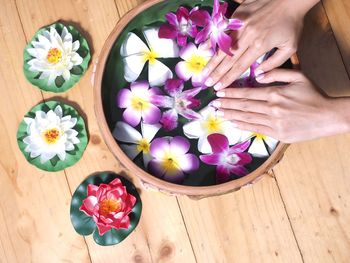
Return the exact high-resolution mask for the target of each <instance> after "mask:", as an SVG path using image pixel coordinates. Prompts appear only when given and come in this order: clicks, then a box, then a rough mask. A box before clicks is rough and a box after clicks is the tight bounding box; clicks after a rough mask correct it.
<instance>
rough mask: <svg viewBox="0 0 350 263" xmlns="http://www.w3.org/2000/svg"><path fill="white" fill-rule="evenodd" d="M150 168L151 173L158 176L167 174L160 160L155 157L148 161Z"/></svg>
mask: <svg viewBox="0 0 350 263" xmlns="http://www.w3.org/2000/svg"><path fill="white" fill-rule="evenodd" d="M148 170H149V172H150V173H151V174H153V175H154V176H157V177H163V176H164V174H165V169H164V167H163V166H162V165H161V164H160V162H159V161H158V160H155V159H153V160H152V161H150V162H149V163H148Z"/></svg>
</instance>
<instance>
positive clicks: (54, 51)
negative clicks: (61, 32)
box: [46, 48, 62, 64]
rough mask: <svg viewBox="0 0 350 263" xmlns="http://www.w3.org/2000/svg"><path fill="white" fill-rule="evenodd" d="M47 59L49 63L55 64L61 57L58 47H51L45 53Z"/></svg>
mask: <svg viewBox="0 0 350 263" xmlns="http://www.w3.org/2000/svg"><path fill="white" fill-rule="evenodd" d="M46 58H47V61H48V62H49V63H51V64H56V63H57V62H59V61H61V59H62V52H61V50H59V49H58V48H51V49H50V50H49V52H48V53H47V56H46Z"/></svg>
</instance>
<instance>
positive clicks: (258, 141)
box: [241, 131, 278, 158]
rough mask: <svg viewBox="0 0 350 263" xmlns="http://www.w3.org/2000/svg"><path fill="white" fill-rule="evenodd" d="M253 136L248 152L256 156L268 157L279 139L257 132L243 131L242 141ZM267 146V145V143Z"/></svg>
mask: <svg viewBox="0 0 350 263" xmlns="http://www.w3.org/2000/svg"><path fill="white" fill-rule="evenodd" d="M251 138H253V140H252V142H251V144H250V146H249V150H248V152H249V153H250V154H251V155H253V156H255V157H262V158H263V157H267V156H270V153H272V152H273V150H274V149H275V148H276V146H277V144H278V140H276V139H274V138H272V137H269V136H266V135H263V134H259V133H255V132H250V131H242V135H241V141H246V140H249V139H251ZM265 144H266V145H267V147H266V145H265Z"/></svg>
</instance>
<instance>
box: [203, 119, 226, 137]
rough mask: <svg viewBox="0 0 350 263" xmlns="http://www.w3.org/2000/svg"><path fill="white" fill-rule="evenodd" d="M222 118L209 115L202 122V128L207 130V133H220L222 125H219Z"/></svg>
mask: <svg viewBox="0 0 350 263" xmlns="http://www.w3.org/2000/svg"><path fill="white" fill-rule="evenodd" d="M221 122H222V120H221V119H219V118H217V117H216V116H214V115H210V116H209V117H208V118H207V119H206V120H205V121H204V122H203V124H202V126H203V128H204V129H205V130H206V131H207V132H208V134H212V133H221V132H222V127H221Z"/></svg>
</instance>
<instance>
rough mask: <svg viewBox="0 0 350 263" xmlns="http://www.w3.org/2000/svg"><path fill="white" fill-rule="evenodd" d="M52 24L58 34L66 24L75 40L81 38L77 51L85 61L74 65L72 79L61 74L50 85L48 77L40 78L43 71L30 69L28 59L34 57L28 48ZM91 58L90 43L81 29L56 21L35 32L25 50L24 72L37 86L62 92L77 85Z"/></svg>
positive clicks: (71, 71)
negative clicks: (66, 79) (80, 31)
mask: <svg viewBox="0 0 350 263" xmlns="http://www.w3.org/2000/svg"><path fill="white" fill-rule="evenodd" d="M52 26H53V27H54V28H55V29H56V30H57V32H58V34H60V35H61V33H62V30H63V28H64V26H66V27H67V29H68V31H69V33H71V34H72V37H73V42H74V41H76V40H79V42H80V47H79V49H78V51H77V53H78V54H79V55H80V56H81V57H82V58H83V62H82V63H81V64H80V65H78V66H74V67H73V68H72V69H71V70H70V73H71V76H70V79H69V80H68V81H65V80H64V79H63V77H62V76H59V77H57V78H56V80H55V81H54V82H53V83H52V84H51V85H48V79H47V78H45V79H40V78H39V76H40V75H41V72H38V71H30V70H29V67H30V66H29V64H28V61H30V60H31V59H32V58H33V57H32V56H31V55H30V54H29V53H28V48H32V47H33V45H32V42H33V41H37V39H38V35H39V34H42V33H43V32H44V31H45V30H49V29H50V27H52ZM90 58H91V55H90V48H89V45H88V43H87V41H86V39H85V38H84V37H83V36H82V35H81V34H80V33H79V31H78V30H77V29H76V28H75V27H73V26H72V25H64V24H61V23H54V24H52V25H50V26H46V27H43V28H41V29H39V30H38V31H37V32H36V33H35V35H34V37H33V38H32V40H31V41H30V42H29V44H28V45H27V46H26V47H25V49H24V52H23V59H24V62H23V72H24V75H25V76H26V78H27V80H28V81H29V82H30V83H31V84H33V85H34V86H37V87H38V88H39V89H42V90H45V91H50V92H54V93H60V92H64V91H66V90H68V89H70V88H71V87H73V86H74V85H75V83H77V82H78V81H79V80H80V78H81V77H82V76H83V75H84V73H85V72H86V70H87V68H88V65H89V61H90Z"/></svg>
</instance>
